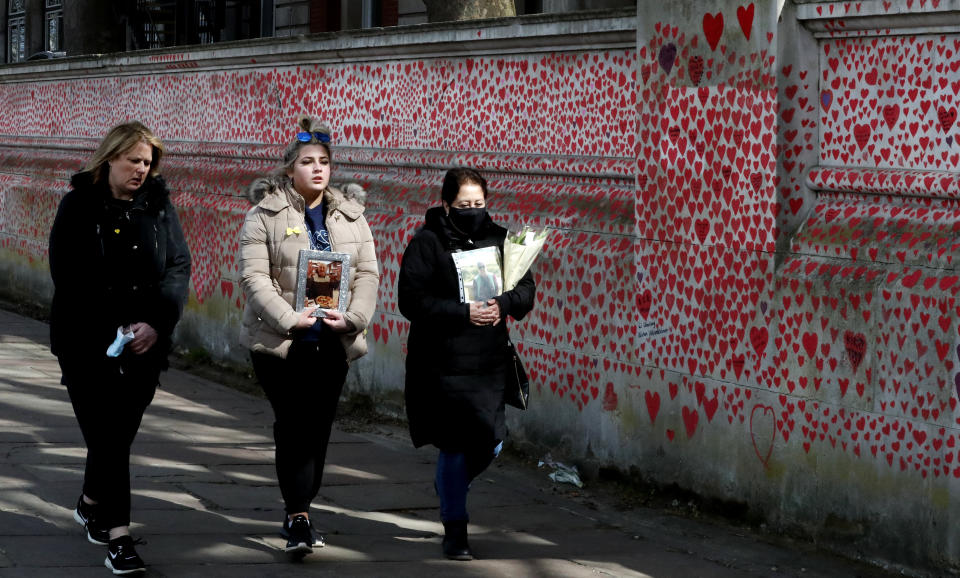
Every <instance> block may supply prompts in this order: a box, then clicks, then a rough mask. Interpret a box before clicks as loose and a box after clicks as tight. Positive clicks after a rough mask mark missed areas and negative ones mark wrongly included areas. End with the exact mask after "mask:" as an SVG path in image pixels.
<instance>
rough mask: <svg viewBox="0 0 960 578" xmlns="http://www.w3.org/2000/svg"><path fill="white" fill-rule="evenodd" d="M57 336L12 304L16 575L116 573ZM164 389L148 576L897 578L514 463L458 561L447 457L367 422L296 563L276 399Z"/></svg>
mask: <svg viewBox="0 0 960 578" xmlns="http://www.w3.org/2000/svg"><path fill="white" fill-rule="evenodd" d="M47 336H48V329H47V327H46V326H45V325H44V324H42V323H39V322H37V321H33V320H30V319H26V318H23V317H20V316H17V315H14V314H12V313H9V312H6V311H2V310H0V457H2V460H0V489H2V491H0V578H7V577H10V578H16V577H21V576H22V577H29V578H37V577H40V578H44V577H63V576H69V577H70V578H86V577H88V576H108V575H110V574H109V572H108V570H107V569H106V568H104V567H103V558H104V555H105V548H103V547H98V546H94V545H91V544H89V543H88V542H87V541H86V539H85V537H84V533H83V530H82V528H80V527H79V525H77V524H76V523H75V522H74V521H73V517H72V509H73V507H74V505H75V503H76V500H77V496H78V495H79V493H80V486H81V483H82V476H83V461H84V457H85V455H86V451H85V448H84V445H83V438H82V436H81V435H80V431H79V429H78V428H77V426H76V422H75V420H74V417H73V412H72V409H71V406H70V402H69V397H68V396H67V393H66V390H65V388H64V387H63V386H61V385H60V384H59V366H58V364H57V362H56V359H55V358H53V357H52V356H51V355H50V353H49V350H48V347H47ZM161 381H162V387H161V388H160V389H159V390H158V391H157V395H156V398H155V400H154V403H153V404H152V405H151V407H150V408H149V409H148V410H147V414H146V416H145V417H144V420H143V426H142V428H141V431H140V433H139V435H138V437H137V439H136V441H135V442H134V444H133V448H132V454H131V474H132V482H131V486H132V493H133V495H132V502H133V512H132V518H133V524H132V526H131V529H132V531H133V533H134V534H135V535H136V536H139V537H142V538H143V540H144V543H143V544H141V545H140V546H138V550H139V551H140V553H141V554H142V555H143V557H144V558H145V560H146V561H147V563H148V565H149V568H148V571H147V573H146V576H147V577H167V576H169V577H178V578H181V577H192V576H197V577H200V576H202V577H203V578H211V577H213V578H217V577H230V578H244V577H248V576H249V577H257V578H260V577H264V576H291V575H292V576H337V577H360V576H376V577H381V576H389V577H391V578H397V577H405V576H411V577H416V578H430V577H434V576H465V577H472V576H483V577H488V576H549V577H570V578H586V577H588V576H589V577H598V576H599V577H606V576H636V577H655V578H671V577H684V578H686V577H697V576H703V577H711V578H713V577H716V578H734V577H736V578H740V577H754V578H757V577H767V576H795V577H797V578H800V577H804V578H806V577H817V578H821V577H822V578H826V577H828V576H829V577H839V576H844V577H846V576H864V577H868V576H878V577H885V576H890V575H891V574H887V573H884V572H883V571H882V569H879V568H876V567H872V566H867V565H864V564H858V563H856V562H853V561H849V560H844V559H839V558H836V557H833V556H830V555H829V554H826V553H823V552H820V551H817V550H816V548H815V547H813V545H810V544H803V545H799V546H798V545H797V544H796V543H787V542H780V541H777V540H773V539H771V538H770V537H767V536H758V535H755V534H752V533H751V532H750V531H749V530H744V529H742V528H737V527H734V526H730V525H723V524H715V523H709V522H705V521H703V520H695V519H688V518H682V517H677V516H672V515H669V514H666V513H664V512H660V511H654V510H648V509H642V508H634V509H629V510H624V511H621V510H619V509H617V508H616V507H615V505H612V504H604V503H599V504H597V503H587V502H585V501H583V500H577V499H571V498H570V497H569V495H568V492H565V491H558V489H557V487H556V486H555V485H554V484H553V482H551V481H549V480H548V479H547V477H546V473H545V472H543V471H539V470H537V471H534V470H530V469H529V468H525V467H524V466H522V464H519V463H517V462H515V461H507V460H502V459H501V460H497V461H496V462H494V465H493V466H492V467H491V468H489V469H488V470H487V471H486V472H484V474H483V475H482V476H481V477H480V478H479V479H477V480H476V481H475V482H474V483H473V485H472V487H471V490H470V495H469V505H470V511H471V516H472V519H471V525H470V532H471V534H470V540H471V544H472V546H473V548H474V550H475V553H476V555H477V559H476V560H474V561H472V562H467V563H464V562H452V561H448V560H444V559H442V558H441V557H440V555H439V554H440V541H441V537H442V533H443V528H442V525H441V524H440V523H439V521H438V516H439V514H438V505H439V504H438V499H437V497H436V495H435V492H434V489H433V475H434V467H435V460H436V450H435V449H432V448H422V449H419V450H418V449H415V448H413V447H412V445H411V444H410V441H409V438H408V437H407V436H406V432H405V430H403V429H402V428H397V427H395V426H390V425H376V424H374V425H368V426H366V428H365V426H363V425H362V424H361V425H358V424H357V423H354V422H349V423H347V422H342V423H341V424H338V425H337V427H335V429H334V432H333V435H332V439H331V444H330V447H329V451H328V461H327V470H326V472H325V476H324V482H325V483H324V486H323V487H322V488H321V490H320V494H319V495H318V497H317V499H316V500H315V501H314V504H313V505H312V511H313V520H314V524H315V525H316V527H317V528H318V529H320V531H322V532H323V533H324V534H325V535H326V536H327V540H328V545H327V547H325V548H322V549H318V550H317V551H316V552H314V553H313V554H311V555H310V556H307V557H306V558H304V559H303V560H301V561H299V562H293V561H291V560H290V558H289V557H288V556H287V555H286V554H284V553H283V552H282V551H281V546H282V545H283V541H282V539H281V538H280V537H279V536H278V534H277V530H278V529H279V523H280V520H281V519H282V517H283V516H284V513H283V504H282V501H281V498H280V491H279V488H278V487H277V483H276V477H275V476H276V474H275V469H274V462H273V453H274V447H273V433H272V427H273V426H272V423H273V416H272V412H271V410H270V406H269V403H268V402H267V401H266V400H265V399H263V398H262V397H257V396H253V395H249V394H246V393H242V392H240V391H238V390H236V389H232V388H230V387H229V386H228V385H225V384H220V383H215V382H212V381H208V380H206V379H204V378H201V377H199V376H196V375H192V374H189V373H185V372H182V371H178V370H171V371H169V372H167V373H165V374H164V375H163V377H162V379H161ZM341 425H343V426H344V427H341ZM346 426H349V429H348V428H347V427H346ZM51 553H55V555H51Z"/></svg>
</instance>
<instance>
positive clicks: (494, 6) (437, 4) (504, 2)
mask: <svg viewBox="0 0 960 578" xmlns="http://www.w3.org/2000/svg"><path fill="white" fill-rule="evenodd" d="M423 3H424V4H425V5H426V6H427V20H428V21H429V22H448V21H450V20H480V19H483V18H503V17H507V16H516V15H517V8H516V6H514V4H513V0H423Z"/></svg>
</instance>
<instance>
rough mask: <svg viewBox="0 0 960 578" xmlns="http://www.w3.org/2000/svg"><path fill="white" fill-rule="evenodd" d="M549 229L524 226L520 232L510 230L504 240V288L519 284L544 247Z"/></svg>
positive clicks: (509, 288)
mask: <svg viewBox="0 0 960 578" xmlns="http://www.w3.org/2000/svg"><path fill="white" fill-rule="evenodd" d="M548 234H549V231H548V230H547V229H545V228H534V227H528V226H524V227H523V228H521V229H520V231H519V232H514V231H510V232H509V233H507V238H506V240H504V242H503V290H504V291H509V290H511V289H513V288H514V287H516V286H517V283H519V282H520V279H521V278H522V277H523V276H524V275H525V274H526V273H527V271H528V270H529V269H530V266H531V265H533V261H534V260H535V259H536V258H537V255H539V254H540V250H541V249H543V244H544V243H545V242H546V241H547V236H548Z"/></svg>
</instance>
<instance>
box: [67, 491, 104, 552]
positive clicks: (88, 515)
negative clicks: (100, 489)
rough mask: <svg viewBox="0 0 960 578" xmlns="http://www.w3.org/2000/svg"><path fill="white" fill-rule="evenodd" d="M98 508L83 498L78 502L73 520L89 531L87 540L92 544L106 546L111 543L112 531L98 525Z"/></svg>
mask: <svg viewBox="0 0 960 578" xmlns="http://www.w3.org/2000/svg"><path fill="white" fill-rule="evenodd" d="M96 513H97V507H96V506H95V505H94V504H88V503H86V502H84V501H83V496H80V498H79V499H78V500H77V507H76V509H75V510H74V511H73V519H74V520H75V521H76V522H77V523H78V524H80V525H81V526H83V529H84V530H86V531H87V540H88V541H89V542H90V543H91V544H96V545H98V546H106V545H107V544H108V543H109V542H110V529H109V528H101V527H99V526H98V525H97V516H96Z"/></svg>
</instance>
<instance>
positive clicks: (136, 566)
mask: <svg viewBox="0 0 960 578" xmlns="http://www.w3.org/2000/svg"><path fill="white" fill-rule="evenodd" d="M103 565H104V566H106V567H107V568H109V569H110V570H112V571H113V573H114V574H133V573H134V572H143V571H144V570H146V569H147V566H146V564H144V563H143V559H142V558H140V556H139V555H138V554H137V550H136V549H135V548H134V547H133V538H131V537H130V536H120V537H119V538H117V539H116V540H110V545H109V546H108V547H107V558H106V559H105V560H104V561H103Z"/></svg>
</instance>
